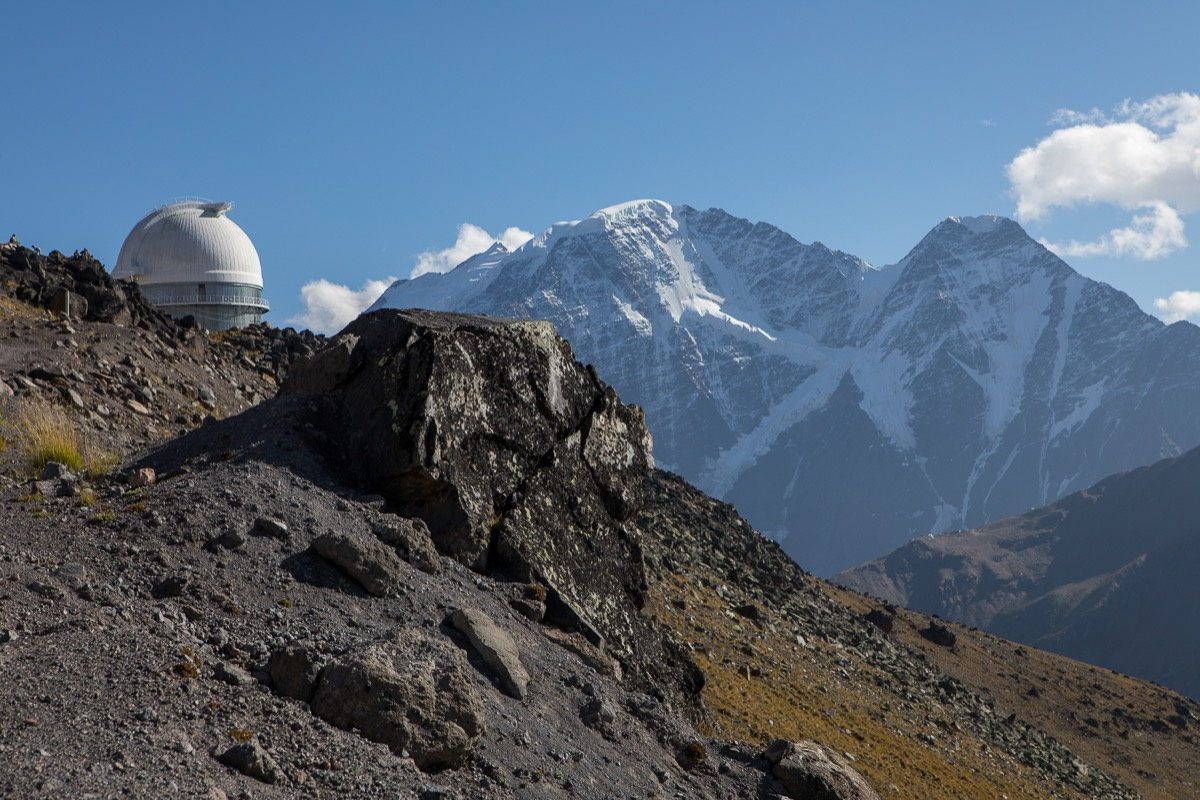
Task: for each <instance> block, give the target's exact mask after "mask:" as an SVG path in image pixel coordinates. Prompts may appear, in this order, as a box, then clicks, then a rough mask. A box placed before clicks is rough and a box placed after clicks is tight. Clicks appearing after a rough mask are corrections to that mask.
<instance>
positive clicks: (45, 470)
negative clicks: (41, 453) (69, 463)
mask: <svg viewBox="0 0 1200 800" xmlns="http://www.w3.org/2000/svg"><path fill="white" fill-rule="evenodd" d="M70 474H71V472H70V470H68V469H67V467H66V465H64V464H60V463H59V462H57V461H47V462H46V466H44V467H42V474H41V475H40V476H39V477H38V480H41V481H48V480H53V479H55V478H64V477H66V476H67V475H70Z"/></svg>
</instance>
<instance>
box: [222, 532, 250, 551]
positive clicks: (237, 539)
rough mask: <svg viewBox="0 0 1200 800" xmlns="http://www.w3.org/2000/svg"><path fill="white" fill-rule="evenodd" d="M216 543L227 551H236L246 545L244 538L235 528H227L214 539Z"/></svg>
mask: <svg viewBox="0 0 1200 800" xmlns="http://www.w3.org/2000/svg"><path fill="white" fill-rule="evenodd" d="M216 543H217V544H219V545H220V546H221V547H224V548H226V549H227V550H237V549H238V548H239V547H241V546H242V545H244V544H245V543H246V537H245V536H243V535H242V533H241V532H240V531H238V530H237V529H236V528H229V529H227V530H226V531H225V532H224V533H222V534H221V535H220V536H218V537H217V538H216Z"/></svg>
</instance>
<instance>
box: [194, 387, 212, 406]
mask: <svg viewBox="0 0 1200 800" xmlns="http://www.w3.org/2000/svg"><path fill="white" fill-rule="evenodd" d="M196 395H197V397H199V399H200V405H202V406H204V407H205V408H207V409H208V410H209V411H212V410H213V409H215V408H216V407H217V396H216V394H214V393H213V390H212V389H211V388H209V387H208V386H205V385H204V384H200V386H199V387H197V388H196Z"/></svg>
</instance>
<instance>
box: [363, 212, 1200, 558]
mask: <svg viewBox="0 0 1200 800" xmlns="http://www.w3.org/2000/svg"><path fill="white" fill-rule="evenodd" d="M385 307H392V308H404V307H424V308H433V309H438V310H454V311H464V312H471V313H487V314H495V315H501V316H516V317H525V318H535V319H547V320H550V321H551V322H553V323H554V325H555V327H556V328H557V329H558V331H559V332H560V333H561V334H562V335H563V336H564V337H566V338H567V339H568V340H569V341H570V342H571V343H572V345H573V347H574V348H575V350H576V352H577V353H578V354H579V355H580V357H581V358H582V359H583V360H585V361H590V362H592V363H594V364H595V365H596V366H597V368H598V369H600V370H601V371H602V372H603V374H605V375H606V376H608V378H609V379H610V380H612V382H613V385H614V386H615V387H616V388H617V389H618V390H619V391H620V392H621V393H622V396H623V397H626V398H628V399H629V400H631V401H632V402H635V403H638V404H639V405H641V406H642V407H643V408H644V409H645V412H646V416H647V419H648V421H649V422H650V425H651V428H652V429H653V431H654V436H655V456H656V458H657V459H658V462H659V463H660V465H662V466H664V467H666V468H669V469H672V470H675V471H677V472H679V473H680V474H683V475H685V476H686V477H688V478H689V479H690V480H693V481H695V482H696V483H697V485H699V486H700V487H701V488H703V489H704V490H706V491H708V492H710V493H712V494H714V495H716V496H718V497H721V498H723V499H726V500H729V501H730V502H733V503H734V504H736V505H737V506H738V508H739V509H741V510H742V512H743V513H744V514H745V515H746V517H747V518H748V519H749V520H750V521H751V522H752V523H753V524H754V525H755V526H756V527H758V528H759V529H760V530H764V531H767V532H768V533H769V534H770V535H771V536H773V537H775V538H777V539H779V540H781V541H782V542H783V543H784V547H785V549H786V550H787V552H788V553H789V554H790V555H791V556H792V557H793V558H795V559H796V560H797V561H798V562H799V563H801V564H803V565H804V566H805V567H806V568H808V569H811V570H813V571H815V572H817V573H818V574H830V573H832V572H834V571H836V570H838V569H842V568H845V567H847V566H850V565H852V564H855V563H859V562H861V561H863V560H866V559H868V558H871V557H873V556H877V555H878V554H879V553H881V552H886V551H887V550H888V549H890V548H893V547H895V546H897V545H899V544H901V543H902V542H904V541H906V540H907V539H909V538H911V537H912V536H914V535H918V534H923V533H935V532H941V531H946V530H951V529H954V528H962V527H968V526H973V525H978V524H981V523H983V522H986V521H988V520H992V519H998V518H1001V517H1003V516H1006V515H1010V514H1013V513H1017V512H1020V511H1022V510H1024V509H1027V508H1030V507H1031V506H1037V505H1041V504H1044V503H1046V502H1049V501H1051V500H1054V499H1056V498H1058V497H1061V496H1062V495H1064V494H1065V493H1068V492H1070V491H1073V490H1078V489H1081V488H1083V487H1085V486H1087V485H1089V484H1091V483H1093V482H1094V481H1096V480H1099V479H1100V478H1101V477H1103V476H1104V475H1108V474H1112V473H1114V472H1119V471H1123V470H1127V469H1131V468H1133V467H1136V466H1140V465H1142V464H1146V463H1151V462H1153V461H1155V460H1157V459H1159V458H1162V457H1165V456H1172V455H1178V454H1179V453H1180V452H1182V451H1183V450H1184V449H1186V448H1188V447H1191V446H1193V445H1195V444H1200V418H1197V417H1196V416H1195V415H1194V414H1191V413H1190V411H1189V409H1190V408H1192V407H1194V404H1195V403H1196V402H1197V401H1200V329H1197V328H1195V327H1194V326H1191V325H1187V324H1177V325H1173V326H1170V327H1167V326H1165V325H1163V323H1161V322H1160V321H1158V320H1156V319H1154V318H1153V317H1150V316H1148V315H1146V314H1144V313H1142V312H1141V311H1140V310H1139V309H1138V308H1137V306H1136V304H1135V303H1134V302H1133V301H1132V300H1131V299H1129V298H1128V297H1127V296H1125V295H1123V294H1121V293H1120V292H1118V291H1116V290H1115V289H1112V288H1111V287H1109V286H1107V285H1104V284H1100V283H1096V282H1094V281H1091V280H1088V279H1087V278H1084V277H1083V276H1081V275H1079V274H1078V273H1076V272H1075V271H1074V270H1072V269H1071V268H1070V267H1069V266H1067V265H1066V264H1065V263H1064V262H1062V261H1061V260H1060V259H1058V258H1057V257H1056V256H1054V255H1053V254H1052V253H1050V252H1049V251H1048V250H1046V249H1045V248H1043V247H1042V246H1041V245H1039V244H1038V243H1036V242H1034V241H1033V240H1032V239H1030V238H1029V237H1028V236H1027V235H1026V234H1025V232H1024V231H1022V230H1021V228H1020V227H1019V226H1018V225H1017V224H1016V223H1014V222H1012V221H1010V220H1006V219H1003V218H999V217H978V218H951V219H948V220H946V221H944V222H942V223H941V224H939V225H938V226H937V227H935V228H934V229H933V230H932V231H931V232H930V233H929V234H928V235H927V236H926V237H925V238H924V239H923V240H922V241H921V242H920V243H919V244H918V245H917V246H916V247H915V248H914V249H913V250H912V252H910V253H909V254H908V255H907V256H906V257H905V258H904V259H903V260H902V261H901V262H900V263H898V264H896V265H895V266H891V267H886V268H883V269H877V268H875V267H872V266H871V265H869V264H867V263H865V262H863V261H862V260H860V259H856V258H854V257H853V256H849V255H847V254H845V253H839V252H835V251H832V250H829V249H828V248H826V247H824V246H823V245H821V244H819V243H818V244H811V245H805V244H802V243H800V242H798V241H796V240H795V239H794V238H792V237H791V236H789V235H788V234H786V233H785V232H783V231H781V230H779V229H778V228H776V227H773V226H771V225H767V224H764V223H751V222H749V221H747V220H744V219H738V218H736V217H733V216H731V215H729V214H727V213H725V212H724V211H721V210H719V209H710V210H708V211H697V210H695V209H692V208H689V207H687V206H679V207H672V206H670V205H668V204H666V203H663V202H661V201H656V200H646V201H638V202H634V203H626V204H623V205H620V206H614V207H612V208H608V209H604V210H602V211H599V212H597V213H596V214H594V215H592V216H591V217H589V218H587V219H585V220H582V221H578V222H569V223H558V224H556V225H554V226H552V227H551V228H549V229H547V230H546V231H545V232H544V233H542V234H541V235H540V236H538V237H536V238H534V239H533V240H531V241H530V242H528V243H526V244H525V245H523V246H522V247H520V248H518V249H517V250H515V251H513V252H507V251H504V250H503V248H501V247H498V246H497V247H493V248H492V249H491V250H489V251H488V252H487V253H484V254H481V255H479V256H476V257H474V258H472V259H469V260H468V261H466V262H464V263H463V264H462V265H460V266H459V267H457V268H456V269H454V270H452V271H451V272H449V273H446V274H444V275H436V274H428V275H422V276H420V277H418V278H416V279H414V280H402V281H398V282H396V283H395V284H393V285H392V286H391V287H390V288H389V289H388V290H387V292H385V293H384V295H383V296H382V297H381V298H380V299H379V300H378V301H377V303H376V304H375V306H374V307H373V308H385Z"/></svg>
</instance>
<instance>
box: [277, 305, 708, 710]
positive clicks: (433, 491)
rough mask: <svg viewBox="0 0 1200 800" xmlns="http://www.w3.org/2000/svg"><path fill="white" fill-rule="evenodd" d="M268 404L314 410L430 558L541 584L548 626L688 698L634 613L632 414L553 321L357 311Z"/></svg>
mask: <svg viewBox="0 0 1200 800" xmlns="http://www.w3.org/2000/svg"><path fill="white" fill-rule="evenodd" d="M280 395H281V398H283V399H287V398H295V399H307V398H312V402H315V403H321V404H322V406H323V408H325V409H327V410H325V411H323V412H322V413H321V415H320V417H319V418H317V420H316V421H315V423H316V425H317V426H320V430H319V431H317V432H316V433H319V436H320V437H321V438H322V439H323V440H324V441H328V442H338V443H339V447H340V448H341V449H342V450H343V451H344V452H346V453H352V454H353V457H352V458H350V459H348V460H347V463H346V468H347V470H348V472H349V473H350V474H351V475H352V476H353V477H355V478H357V479H358V482H359V484H360V485H361V486H363V487H364V488H366V489H367V490H369V491H377V492H379V493H381V494H383V495H384V496H385V497H387V499H388V503H389V505H390V507H392V508H393V509H395V510H396V512H397V513H399V514H401V515H402V516H407V517H419V518H421V519H423V520H424V521H425V522H426V524H427V525H428V527H429V530H430V534H431V536H432V539H433V541H434V543H435V545H436V546H437V548H438V550H439V551H440V552H441V553H442V554H444V555H448V556H450V557H452V558H454V559H455V560H457V561H458V562H459V563H462V564H464V565H467V566H469V567H471V568H473V569H475V570H477V571H484V570H497V571H502V572H504V573H506V574H508V575H509V576H511V577H513V578H514V579H516V580H520V581H525V582H534V581H536V582H538V583H540V584H543V585H544V586H546V587H547V599H546V606H547V612H546V619H547V621H548V622H549V623H551V624H553V625H557V626H560V627H562V628H564V629H572V630H579V631H583V632H585V635H587V636H588V637H589V638H590V639H591V640H592V642H593V644H599V643H600V642H603V643H604V646H605V647H606V648H607V649H608V650H609V651H610V652H611V653H612V654H614V655H615V656H616V657H617V658H619V659H621V660H622V661H623V662H624V663H627V664H636V665H637V667H636V668H635V670H634V671H633V673H632V674H631V675H630V677H631V678H632V679H633V684H632V687H633V688H640V689H643V690H646V691H653V690H655V689H658V690H660V691H664V692H666V693H667V694H668V695H669V696H671V697H672V699H673V700H675V701H677V702H680V703H682V704H684V705H695V704H698V702H699V701H698V696H699V689H700V686H701V685H702V681H703V678H702V676H701V675H700V673H699V670H698V668H696V667H695V665H694V663H693V662H691V660H690V659H689V658H688V656H687V655H686V654H685V653H683V652H682V651H681V650H680V649H679V648H678V647H676V646H673V645H672V644H671V643H670V642H668V641H666V639H665V638H664V637H663V635H662V633H661V632H660V631H657V630H655V629H654V628H653V626H652V625H651V623H650V622H649V620H648V619H647V617H646V616H645V615H642V614H641V613H640V610H641V608H642V607H643V606H644V605H645V603H646V599H647V591H648V576H647V572H646V566H645V563H644V562H643V545H642V542H641V535H640V533H639V532H638V530H637V528H636V527H635V526H634V525H633V524H632V519H633V518H634V515H635V513H636V511H637V509H638V508H639V507H640V503H641V493H642V482H641V476H642V473H643V472H644V471H645V470H646V469H647V468H648V467H650V466H651V465H652V464H653V459H652V456H651V450H650V434H649V432H648V430H647V428H646V424H645V419H644V417H643V415H642V412H641V410H640V409H638V408H636V407H634V406H626V405H624V404H622V403H621V402H620V400H619V399H618V398H617V395H616V393H615V392H613V390H612V389H611V388H609V387H607V386H605V385H604V383H603V382H601V381H600V379H599V378H598V377H597V376H596V374H595V371H594V370H590V369H588V368H586V367H584V366H583V365H582V364H580V363H578V362H577V361H576V360H575V358H574V355H573V354H572V352H571V349H570V347H569V346H568V345H567V343H566V342H565V341H564V340H563V339H562V338H560V337H559V336H558V335H557V334H556V333H555V332H554V329H553V328H552V327H551V326H549V325H547V324H545V323H541V322H516V321H511V320H500V319H495V318H489V317H477V316H468V315H462V314H437V313H431V312H425V311H419V310H408V311H395V310H384V311H379V312H375V313H372V314H366V315H363V316H361V317H359V318H358V319H356V320H355V321H354V322H352V323H351V324H350V325H349V326H347V327H346V329H344V330H343V331H342V333H341V334H339V335H338V337H337V338H336V339H335V340H334V342H333V343H332V346H331V347H330V348H327V349H326V350H324V351H321V352H319V353H317V354H316V355H315V356H313V357H312V358H311V359H310V360H309V361H307V362H301V363H299V364H297V365H296V366H295V368H294V369H293V371H292V373H291V376H290V377H289V379H288V381H287V383H285V384H284V385H283V387H282V388H281V389H280Z"/></svg>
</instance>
